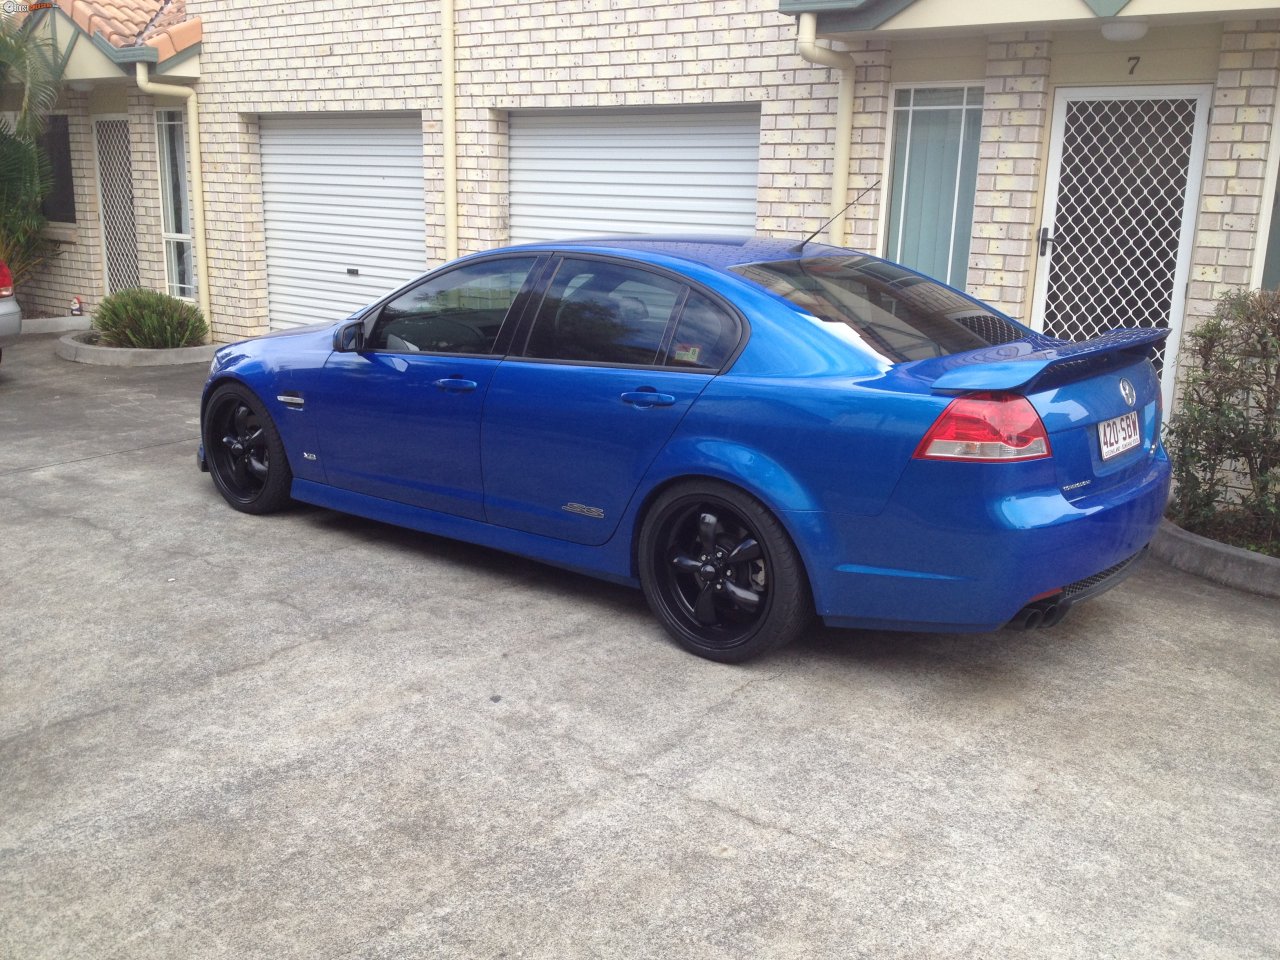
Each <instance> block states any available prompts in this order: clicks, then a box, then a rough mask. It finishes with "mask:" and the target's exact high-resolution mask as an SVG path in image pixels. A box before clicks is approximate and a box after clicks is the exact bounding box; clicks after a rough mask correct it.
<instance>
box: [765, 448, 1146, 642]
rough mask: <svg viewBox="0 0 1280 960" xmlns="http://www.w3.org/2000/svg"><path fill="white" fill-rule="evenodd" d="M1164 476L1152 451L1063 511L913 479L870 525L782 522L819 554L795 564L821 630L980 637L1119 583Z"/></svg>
mask: <svg viewBox="0 0 1280 960" xmlns="http://www.w3.org/2000/svg"><path fill="white" fill-rule="evenodd" d="M961 466H967V465H961ZM926 469H927V468H926ZM1169 472H1170V471H1169V462H1168V460H1167V458H1166V457H1165V456H1164V453H1163V451H1159V450H1157V453H1156V455H1155V456H1153V457H1152V458H1151V461H1150V463H1149V464H1148V468H1147V470H1146V471H1145V473H1144V474H1143V475H1142V476H1141V478H1139V479H1138V480H1135V482H1133V483H1131V484H1128V485H1126V487H1125V488H1124V489H1123V490H1112V491H1108V492H1107V493H1106V494H1105V495H1103V496H1100V497H1098V498H1096V499H1094V500H1089V501H1075V502H1071V501H1068V500H1067V499H1066V498H1065V497H1064V496H1062V495H1061V493H1060V492H1059V491H1057V490H1049V491H1041V492H1040V493H1038V494H1036V495H1034V496H1022V497H1010V498H1005V499H1001V498H1000V497H998V496H994V495H993V493H992V490H991V489H990V488H989V485H986V484H984V483H983V482H982V479H981V478H980V477H977V476H976V475H970V478H971V479H974V480H975V481H976V482H974V483H972V484H969V485H966V484H963V483H956V484H951V485H949V486H946V485H944V486H943V487H941V488H939V486H938V484H937V479H938V478H937V476H936V475H935V476H932V477H923V476H922V475H921V474H917V475H916V476H915V477H914V478H912V477H905V478H904V484H903V485H900V487H899V489H898V491H897V492H895V495H894V498H893V500H892V501H891V502H890V504H889V505H888V507H887V508H886V510H885V511H884V512H883V513H882V514H881V515H879V516H876V517H848V516H842V517H831V516H830V515H821V516H823V517H825V518H826V523H825V529H822V527H823V524H822V523H819V524H817V525H814V524H813V521H812V520H811V519H808V518H812V517H814V516H815V515H812V514H810V515H803V516H799V515H794V514H793V515H790V516H789V517H788V519H789V520H790V521H792V522H793V524H797V525H803V524H805V523H808V524H810V526H811V529H812V528H813V527H814V526H816V527H817V528H818V529H816V530H813V532H815V533H818V536H817V537H816V538H814V539H810V537H809V536H808V535H807V533H806V532H801V533H800V535H799V536H798V538H797V539H798V540H799V541H801V542H805V543H809V544H812V543H819V544H820V545H821V546H820V547H819V550H818V551H817V555H813V554H812V553H811V554H809V555H807V556H806V562H807V564H808V569H809V572H810V579H811V581H812V583H813V587H814V601H815V604H816V606H817V609H818V613H819V614H820V615H821V616H822V617H823V619H824V620H825V621H826V622H827V623H828V624H829V625H831V626H836V627H853V628H861V629H881V630H916V631H930V632H986V631H992V630H998V629H1000V628H1001V627H1003V626H1005V625H1006V624H1008V623H1009V622H1010V621H1011V620H1013V619H1014V618H1015V617H1016V616H1017V615H1018V614H1019V613H1020V612H1022V611H1024V610H1025V609H1026V608H1027V607H1028V605H1030V604H1032V603H1035V602H1037V601H1045V602H1057V603H1060V604H1061V603H1066V605H1067V607H1070V606H1072V605H1074V604H1076V603H1081V602H1083V601H1085V600H1087V599H1088V598H1089V597H1092V596H1096V595H1097V594H1098V593H1101V592H1103V591H1105V590H1108V589H1110V588H1111V587H1113V586H1115V585H1116V584H1118V583H1119V582H1120V581H1121V580H1122V579H1123V578H1124V577H1125V576H1128V575H1129V573H1131V572H1132V570H1133V569H1134V568H1136V566H1137V561H1138V560H1139V559H1140V558H1141V556H1142V555H1143V553H1144V551H1145V548H1146V546H1147V544H1148V543H1149V542H1150V540H1151V538H1152V537H1153V536H1154V535H1155V531H1156V527H1157V526H1158V525H1159V523H1160V517H1161V515H1162V514H1163V512H1164V506H1165V503H1166V500H1167V497H1168V490H1169ZM909 473H910V471H909ZM925 480H927V481H928V486H927V488H924V489H921V488H918V487H916V484H920V483H923V482H924V481H925ZM939 489H942V490H943V491H945V492H944V493H943V494H942V495H940V494H939ZM819 531H820V532H819ZM1050 598H1052V599H1050ZM1062 612H1063V613H1065V608H1064V609H1063V610H1062ZM1059 619H1060V618H1059Z"/></svg>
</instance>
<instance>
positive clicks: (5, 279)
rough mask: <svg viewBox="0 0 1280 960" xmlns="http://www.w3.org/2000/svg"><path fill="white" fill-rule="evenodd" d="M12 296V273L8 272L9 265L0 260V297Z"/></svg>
mask: <svg viewBox="0 0 1280 960" xmlns="http://www.w3.org/2000/svg"><path fill="white" fill-rule="evenodd" d="M12 296H13V274H12V273H10V272H9V265H8V264H7V263H5V262H4V261H3V260H0V297H12Z"/></svg>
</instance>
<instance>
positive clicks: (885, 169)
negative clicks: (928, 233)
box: [844, 39, 890, 253]
mask: <svg viewBox="0 0 1280 960" xmlns="http://www.w3.org/2000/svg"><path fill="white" fill-rule="evenodd" d="M851 52H852V53H853V56H854V60H855V61H857V64H858V66H857V67H856V68H855V69H854V71H853V77H854V88H853V144H852V146H851V147H850V152H849V166H850V170H849V197H848V199H847V200H845V201H844V202H845V203H848V202H849V201H850V200H852V199H853V198H854V197H856V196H858V194H860V193H862V191H863V190H866V188H867V187H870V186H871V185H872V184H873V183H875V182H876V181H877V180H878V181H880V185H879V186H878V187H876V188H875V189H874V190H867V193H866V195H865V196H863V198H862V199H861V200H860V201H858V203H857V204H855V205H854V206H853V207H852V208H851V209H850V210H849V214H848V219H847V220H846V234H845V244H846V245H847V246H850V247H854V248H856V249H858V250H866V251H869V252H871V253H875V252H876V248H877V246H878V245H879V241H880V237H879V226H880V206H881V204H882V203H883V202H884V197H885V196H886V195H887V194H888V192H889V182H888V180H889V164H888V159H887V156H888V155H887V154H886V152H885V131H887V130H888V128H889V109H890V106H889V73H890V66H889V57H890V47H889V41H887V40H881V39H872V40H865V41H863V42H862V43H861V44H860V45H859V47H854V48H853V50H852V51H851Z"/></svg>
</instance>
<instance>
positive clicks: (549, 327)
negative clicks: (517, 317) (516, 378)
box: [525, 260, 683, 365]
mask: <svg viewBox="0 0 1280 960" xmlns="http://www.w3.org/2000/svg"><path fill="white" fill-rule="evenodd" d="M682 289H683V287H682V285H681V284H680V283H677V282H676V281H674V280H668V279H667V278H665V277H660V276H657V275H656V274H652V273H648V272H646V271H644V270H637V269H635V268H634V267H625V266H621V265H619V264H616V263H606V262H604V261H599V260H565V261H564V262H563V263H561V265H560V269H559V270H557V271H556V276H555V280H554V282H553V283H552V285H551V289H550V291H548V293H547V296H546V297H545V298H544V299H543V301H542V306H541V307H540V308H539V310H538V316H537V318H536V319H535V320H534V324H533V330H532V331H531V332H530V334H529V343H528V346H527V347H526V349H525V354H526V355H527V356H530V357H546V358H548V359H552V360H580V361H586V362H595V363H632V364H646V365H647V364H653V363H656V362H657V357H658V351H659V349H660V348H661V347H662V338H663V334H664V333H666V329H667V321H668V320H669V319H670V318H671V311H672V309H673V308H674V307H675V305H676V301H677V300H678V299H679V296H680V293H681V290H682Z"/></svg>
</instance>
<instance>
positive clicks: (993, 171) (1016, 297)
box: [968, 33, 1050, 321]
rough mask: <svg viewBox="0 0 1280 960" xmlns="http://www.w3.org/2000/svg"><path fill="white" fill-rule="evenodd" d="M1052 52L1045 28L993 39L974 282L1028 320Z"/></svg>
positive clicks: (975, 289)
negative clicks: (1044, 32) (1039, 31)
mask: <svg viewBox="0 0 1280 960" xmlns="http://www.w3.org/2000/svg"><path fill="white" fill-rule="evenodd" d="M1049 55H1050V43H1049V37H1048V35H1046V34H1041V33H1019V34H1010V35H1002V36H993V37H992V38H991V42H990V44H989V45H988V47H987V77H986V84H985V90H984V95H983V109H982V142H981V144H980V145H979V147H978V189H977V193H976V194H975V197H974V212H973V221H974V223H973V238H972V240H971V241H970V247H969V280H968V290H969V292H970V293H972V294H973V295H974V296H976V297H978V298H980V299H982V300H986V301H987V302H988V303H991V304H992V305H994V306H996V307H998V308H999V309H1001V310H1003V311H1004V312H1005V313H1007V314H1009V315H1010V316H1012V317H1015V318H1017V319H1020V320H1024V321H1025V320H1028V319H1029V318H1030V313H1031V294H1032V291H1031V289H1030V285H1031V284H1030V281H1031V270H1032V266H1033V259H1032V258H1033V257H1034V256H1035V253H1036V251H1035V223H1036V218H1037V215H1038V204H1039V190H1040V185H1041V160H1040V157H1041V156H1042V153H1043V150H1044V144H1045V141H1046V140H1047V139H1048V136H1049V122H1050V116H1049V107H1050V95H1049Z"/></svg>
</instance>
